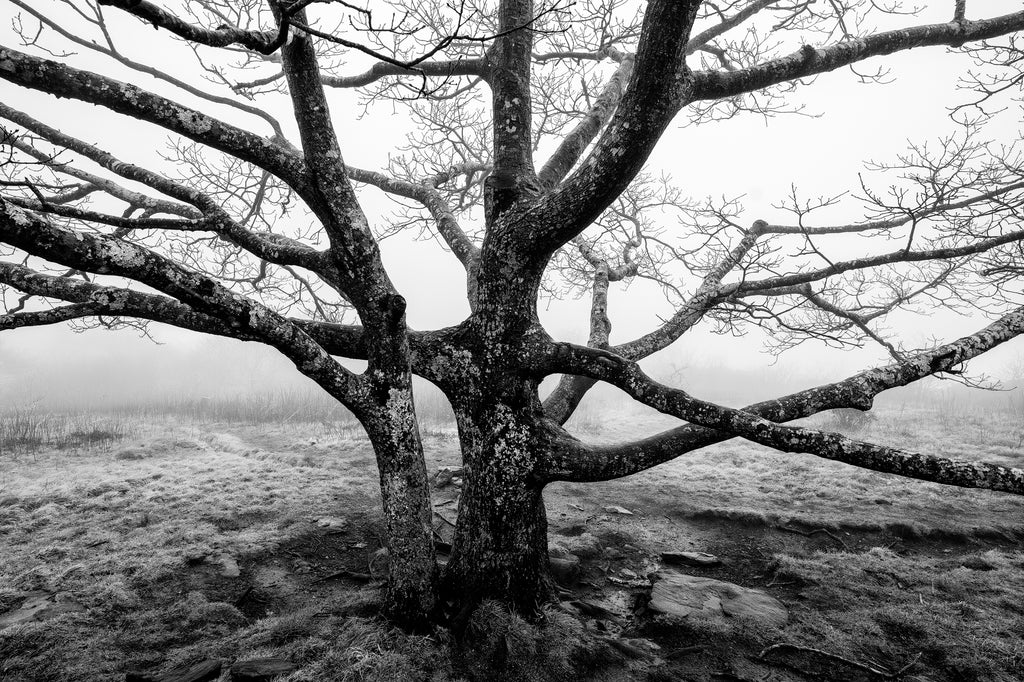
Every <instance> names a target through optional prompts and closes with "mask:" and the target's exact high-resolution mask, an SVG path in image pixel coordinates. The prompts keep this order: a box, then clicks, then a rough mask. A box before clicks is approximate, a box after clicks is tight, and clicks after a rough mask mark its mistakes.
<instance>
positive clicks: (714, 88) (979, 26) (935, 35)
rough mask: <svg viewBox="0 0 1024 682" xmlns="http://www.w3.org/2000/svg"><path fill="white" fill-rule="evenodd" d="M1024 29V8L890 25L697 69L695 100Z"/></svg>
mask: <svg viewBox="0 0 1024 682" xmlns="http://www.w3.org/2000/svg"><path fill="white" fill-rule="evenodd" d="M1021 29H1024V12H1014V13H1013V14H1005V15H1003V16H999V17H994V18H991V19H979V20H977V21H952V22H950V23H946V24H927V25H923V26H915V27H912V28H904V29H899V30H896V31H886V32H884V33H876V34H874V35H870V36H865V37H863V38H857V39H854V40H847V41H843V42H841V43H837V44H835V45H830V46H828V47H823V48H816V47H813V46H811V45H804V46H803V47H802V48H800V49H799V50H797V51H796V52H794V53H793V54H790V55H788V56H786V57H781V58H779V59H773V60H771V61H768V62H765V63H764V64H759V65H758V66H754V67H751V68H748V69H741V70H738V71H727V72H723V71H699V72H696V73H694V74H693V92H692V94H691V96H690V97H691V101H697V100H707V99H721V98H725V97H735V96H736V95H740V94H743V93H746V92H753V91H755V90H760V89H763V88H766V87H768V86H771V85H776V84H778V83H784V82H786V81H791V80H795V79H798V78H806V77H808V76H813V75H816V74H819V73H824V72H826V71H834V70H835V69H838V68H840V67H843V66H848V65H850V64H854V63H856V62H859V61H863V60H865V59H868V58H870V57H878V56H882V55H888V54H892V53H894V52H900V51H903V50H909V49H912V48H915V47H924V46H927V45H949V46H951V47H958V46H960V45H963V44H964V43H966V42H970V41H975V40H985V39H987V38H995V37H996V36H1001V35H1004V34H1006V33H1010V32H1012V31H1019V30H1021Z"/></svg>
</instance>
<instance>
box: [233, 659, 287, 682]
mask: <svg viewBox="0 0 1024 682" xmlns="http://www.w3.org/2000/svg"><path fill="white" fill-rule="evenodd" d="M297 669H298V666H296V665H295V664H294V663H292V662H291V661H289V660H287V659H284V658H254V659H252V660H249V661H239V662H238V663H235V664H234V665H233V666H231V676H230V678H229V679H231V680H232V682H270V681H271V680H273V679H276V678H278V677H283V676H284V675H290V674H291V673H293V672H295V670H297Z"/></svg>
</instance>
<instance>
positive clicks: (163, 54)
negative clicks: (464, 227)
mask: <svg viewBox="0 0 1024 682" xmlns="http://www.w3.org/2000/svg"><path fill="white" fill-rule="evenodd" d="M45 4H46V5H47V6H49V7H56V3H55V2H47V3H45ZM951 4H952V3H939V5H940V6H938V7H934V8H932V9H930V10H928V11H926V13H925V14H924V15H923V16H922V17H921V18H920V19H919V20H914V19H910V20H909V21H913V22H914V23H921V22H926V21H945V20H946V16H945V15H946V14H948V13H949V12H950V11H951V8H950V6H951ZM1009 4H1012V3H1005V2H1002V1H996V0H990V1H989V2H974V3H971V6H970V8H969V9H970V13H971V14H972V15H976V16H982V15H989V14H995V13H998V12H999V11H1000V10H1002V11H1006V10H1007V8H1008V5H1009ZM10 14H11V8H10V7H0V22H2V24H3V25H4V26H5V27H9V26H10V21H9V19H10ZM108 14H110V15H116V14H118V13H115V12H111V13H108ZM899 21H900V22H901V23H902V22H907V21H908V20H907V19H900V20H899ZM122 25H123V26H124V27H125V30H121V31H119V32H116V33H115V37H116V38H117V39H118V40H119V41H120V43H121V46H122V48H123V49H124V51H125V52H127V53H128V54H130V55H131V56H133V57H136V58H139V59H140V60H142V61H147V62H150V63H154V64H171V63H174V62H175V61H176V60H179V59H181V60H182V63H186V64H189V65H191V64H192V63H193V62H192V57H191V54H190V53H188V52H186V51H185V50H184V48H182V46H180V45H175V44H173V41H171V40H170V39H169V38H168V36H167V35H166V34H164V33H161V34H160V35H156V34H154V32H153V31H152V30H150V29H147V30H144V31H143V30H141V27H140V25H139V24H138V23H137V22H134V21H132V20H130V19H127V18H125V20H124V21H123V22H122ZM4 42H5V43H6V44H8V45H11V46H17V45H18V43H19V41H18V39H17V37H16V36H15V35H14V34H13V32H11V30H10V29H9V28H6V29H4ZM18 49H25V48H21V47H18ZM44 56H45V55H44ZM881 61H882V60H875V62H878V63H881ZM68 62H69V63H72V64H74V65H75V66H78V67H79V68H87V67H94V68H97V69H98V70H100V71H101V72H102V73H105V74H108V75H111V76H114V77H118V78H122V79H125V80H131V81H132V82H135V83H137V84H139V85H140V86H141V87H144V88H147V89H150V90H153V91H156V92H159V93H161V94H164V95H167V96H170V97H172V98H174V99H177V100H178V101H181V102H184V103H190V100H189V98H188V97H187V96H184V95H183V94H182V93H181V92H179V91H177V90H175V89H174V88H171V87H169V86H166V85H164V84H161V83H159V82H156V81H153V80H152V79H149V78H145V77H142V76H140V75H138V74H136V73H132V72H128V71H125V70H124V69H121V68H119V67H117V65H111V64H109V63H107V62H106V61H105V60H102V59H100V58H98V57H93V56H91V55H84V54H83V55H79V56H78V57H73V58H70V59H68ZM875 62H871V63H868V64H867V65H865V66H864V67H863V70H866V71H867V70H870V69H871V67H872V66H873V65H874V63H875ZM885 62H886V64H887V65H888V66H890V67H892V69H893V74H892V78H893V80H894V82H893V83H892V84H889V85H855V81H856V79H855V77H854V76H853V75H852V74H850V73H849V72H845V71H844V72H840V73H835V74H825V75H822V76H820V77H819V78H818V79H817V81H816V82H815V83H814V84H813V85H811V86H808V87H805V88H802V89H801V90H799V91H798V92H797V93H796V94H794V95H792V99H791V101H792V102H793V103H794V104H796V105H805V106H806V113H807V114H810V115H811V116H808V115H786V116H780V117H776V118H771V119H763V118H760V117H756V116H752V115H746V116H741V117H739V118H737V119H734V120H730V121H725V122H720V123H713V124H707V125H701V126H700V127H699V128H696V127H694V128H689V127H684V126H681V125H680V126H675V127H673V128H672V129H670V130H669V131H668V132H667V133H666V135H665V137H664V138H663V140H662V142H661V144H660V145H659V147H658V148H657V150H656V151H655V153H654V155H653V157H652V159H651V162H650V164H649V167H650V168H651V169H652V170H653V169H664V170H666V171H668V172H670V173H671V174H672V176H673V177H674V179H675V181H676V183H677V184H678V185H679V186H680V187H682V188H683V189H684V190H685V191H686V193H687V194H689V195H691V196H694V197H703V196H706V195H713V196H722V195H729V196H734V195H739V194H744V195H745V196H746V199H745V203H746V205H747V209H748V211H747V213H746V214H745V216H744V220H745V222H747V223H750V222H753V220H755V219H757V218H762V219H765V220H767V221H769V222H773V221H775V222H788V216H787V215H786V214H782V213H780V212H779V211H778V210H776V209H774V208H772V204H773V203H776V202H779V201H780V200H782V199H783V198H784V197H785V195H787V194H788V193H789V190H790V186H791V185H793V184H796V185H797V186H798V187H799V188H800V190H801V193H802V194H803V195H805V196H813V195H817V194H821V195H834V194H837V193H839V192H842V191H844V190H846V189H855V188H856V186H857V176H858V173H859V172H861V171H862V169H863V162H864V161H865V160H869V159H874V160H887V159H892V158H894V156H895V155H896V154H897V153H898V152H900V151H902V150H903V149H905V147H906V142H907V140H908V138H909V139H912V140H914V141H918V142H921V141H925V140H927V139H930V138H931V139H934V138H936V137H937V136H939V135H942V134H944V133H948V132H951V131H952V126H951V125H950V123H949V119H948V118H947V116H948V112H947V110H946V107H947V106H950V105H951V104H953V103H955V102H957V101H961V100H962V98H963V97H964V95H959V96H958V95H957V94H956V92H955V83H956V77H957V76H958V75H959V74H960V73H962V72H963V69H964V68H965V67H966V66H967V60H965V59H963V58H957V57H956V56H951V55H947V54H945V53H944V50H943V49H941V48H924V49H919V50H913V51H910V52H909V53H906V54H903V55H899V56H898V57H896V58H886V60H885ZM83 65H84V66H83ZM361 68H362V64H361V62H359V61H358V59H354V60H353V62H352V63H351V64H350V65H348V66H346V67H345V69H344V71H345V72H346V73H352V72H357V71H359V70H361ZM180 73H182V74H187V73H191V72H187V71H182V72H180ZM328 95H329V97H330V101H331V106H332V110H333V112H334V117H335V120H336V121H337V122H338V132H339V136H340V141H341V144H342V151H343V153H344V154H345V156H346V159H347V160H348V161H349V162H351V163H353V164H354V165H357V166H361V167H364V168H369V169H373V170H376V169H381V168H383V167H384V166H385V165H386V163H387V154H388V153H389V152H391V151H393V150H394V149H395V148H396V147H397V146H399V145H401V144H402V143H403V142H404V139H403V135H402V134H403V133H404V132H405V131H406V130H408V128H409V125H410V124H409V121H408V120H407V119H406V118H405V117H404V116H402V115H401V113H400V112H399V113H398V114H395V113H393V112H392V107H391V106H390V105H389V104H384V105H380V106H377V107H376V108H374V109H373V110H372V114H371V115H369V116H364V117H362V118H358V117H357V114H358V111H359V108H358V107H357V105H356V93H354V92H352V91H339V90H329V93H328ZM0 98H2V99H3V100H4V101H8V102H10V103H11V104H12V105H13V106H15V107H17V108H23V109H24V110H26V111H27V112H28V113H30V114H32V115H34V116H37V117H38V118H40V119H41V120H43V121H44V122H47V123H50V124H52V125H56V126H57V127H59V128H61V129H62V130H63V131H65V132H67V133H70V134H73V135H76V136H80V137H82V138H84V139H86V140H88V141H91V142H95V143H100V144H101V146H105V147H108V148H110V150H111V151H112V152H114V153H115V154H117V155H120V156H121V157H122V158H123V159H125V160H128V161H133V162H137V163H140V164H142V165H148V166H150V167H153V168H160V167H162V166H163V165H165V164H164V163H163V162H162V161H161V160H160V159H159V156H158V152H159V150H160V149H161V148H162V147H163V145H164V140H165V135H164V134H163V133H162V132H161V131H159V130H158V129H156V128H155V127H152V126H148V125H146V124H141V123H138V122H135V121H131V120H130V119H126V118H124V117H120V116H117V115H115V114H111V113H110V112H108V111H105V110H103V109H101V108H98V107H93V106H90V105H84V104H81V103H78V102H71V101H68V100H57V99H55V98H51V97H47V96H45V95H41V94H38V93H34V92H30V91H27V90H24V89H20V88H17V87H15V86H13V85H10V84H8V83H0ZM271 101H272V100H270V99H268V98H263V99H261V100H260V101H258V102H257V103H258V104H260V105H262V106H266V108H268V109H270V110H271V111H272V112H273V113H275V115H277V117H278V118H279V120H281V121H282V123H283V124H284V125H285V127H286V130H287V131H288V132H289V135H290V136H291V139H292V140H297V135H295V133H294V124H293V123H292V122H291V121H290V120H289V118H288V116H287V110H286V107H284V106H282V102H281V99H280V98H276V99H274V100H273V102H274V104H273V105H271V104H270V102H271ZM200 108H202V109H203V110H205V111H209V112H210V113H213V114H216V115H219V116H223V117H224V118H226V119H228V120H232V121H233V122H235V123H241V124H247V125H248V126H249V127H250V128H251V129H254V130H257V129H260V128H259V126H258V125H257V124H255V123H253V122H252V121H251V120H249V121H245V120H241V119H239V117H238V115H237V112H233V111H224V110H223V108H219V107H217V106H214V105H210V104H208V103H204V104H202V105H200ZM1016 123H1017V121H1016V120H1015V119H1011V118H1005V120H1003V122H1002V124H1001V125H1002V127H1001V128H998V129H994V130H989V133H988V134H989V135H993V134H997V135H999V136H1005V139H1006V141H1007V142H1010V141H1013V140H1016V139H1017V137H1018V132H1017V126H1016ZM260 131H261V132H263V131H262V129H260ZM360 198H361V201H362V202H363V205H364V208H365V209H366V212H367V214H368V216H369V217H370V219H371V221H380V220H383V219H384V218H385V217H386V215H387V213H388V211H389V209H388V201H387V199H385V198H384V196H383V194H382V193H381V192H380V191H378V190H376V189H373V188H363V189H362V190H361V194H360ZM823 215H825V214H824V212H823ZM832 215H833V216H834V219H835V220H836V222H839V221H843V222H853V221H856V220H858V219H860V218H861V217H862V216H861V215H858V214H855V213H854V214H850V213H848V212H847V213H843V212H838V213H833V214H832ZM381 248H382V252H383V255H384V261H385V264H386V265H387V266H388V270H389V273H390V275H391V277H392V279H393V280H394V282H395V284H396V286H397V287H398V289H399V291H400V292H401V293H402V294H403V295H404V296H405V297H406V298H407V299H408V302H409V305H408V319H409V323H410V325H411V326H412V327H413V328H416V329H429V328H437V327H441V326H446V325H450V324H454V323H457V322H459V321H460V320H462V319H463V318H464V317H465V316H466V314H467V313H468V304H467V302H466V299H465V275H464V272H463V271H462V269H461V266H460V265H459V264H458V262H457V261H456V260H455V258H454V257H453V256H452V255H451V254H449V253H445V252H444V251H443V250H442V249H441V248H440V247H439V246H438V245H437V244H435V243H434V242H415V241H413V240H412V239H411V238H410V237H409V236H405V235H402V236H399V237H396V238H392V239H388V240H385V241H384V242H383V243H382V247H381ZM838 255H842V254H838ZM540 308H541V309H540V315H541V320H542V322H544V324H545V326H546V327H547V328H548V330H549V331H550V332H551V333H552V334H553V335H554V336H556V337H557V338H563V339H568V340H573V341H585V339H586V336H587V332H586V320H587V314H588V302H587V301H585V300H583V301H562V302H558V301H542V302H541V305H540ZM670 312H671V311H670V309H669V308H668V307H667V306H666V304H665V302H664V299H663V297H662V295H661V294H660V292H659V291H658V290H657V289H656V288H655V287H653V286H651V285H650V284H649V283H643V282H638V283H634V284H632V285H630V286H629V288H628V289H626V288H624V287H623V286H621V285H613V287H612V290H611V294H610V302H609V314H610V316H611V319H612V323H613V331H612V343H619V342H622V341H626V340H629V339H631V338H634V337H636V336H638V335H640V334H643V333H645V332H647V331H649V330H650V329H652V328H654V327H655V326H656V325H658V323H659V322H658V320H659V316H660V317H665V316H667V315H669V314H670ZM985 324H986V321H985V320H984V318H981V317H968V318H964V317H959V316H956V315H953V314H950V313H949V312H948V311H935V312H934V313H933V314H932V315H931V316H930V317H928V318H922V317H919V316H913V315H907V314H898V315H895V316H893V317H892V318H891V319H890V320H889V323H888V326H889V327H890V328H892V329H894V330H895V331H897V332H899V333H900V336H901V339H902V340H903V341H904V343H905V344H906V345H907V346H909V347H917V346H923V345H926V344H927V343H928V340H929V339H930V338H932V337H939V338H943V339H950V338H955V337H956V336H959V335H962V334H965V333H971V332H973V331H976V330H977V329H979V328H980V327H982V326H984V325H985ZM153 330H154V336H155V337H156V338H157V339H158V340H159V341H161V342H163V344H164V345H162V346H157V345H155V344H153V343H152V342H151V341H148V340H144V339H139V338H138V337H137V335H136V333H134V332H132V331H125V332H115V333H111V332H104V331H94V332H89V333H86V334H75V333H72V332H70V331H68V330H67V329H66V328H46V329H30V330H16V331H13V332H11V331H8V332H3V333H0V401H3V402H4V403H6V405H8V406H10V405H16V404H19V403H22V402H24V401H25V400H26V399H28V398H29V397H30V396H33V395H37V394H39V393H40V392H43V393H47V394H53V393H54V392H59V391H60V390H61V386H62V385H63V386H64V387H65V390H67V391H68V392H80V391H88V390H94V391H97V392H98V393H99V394H102V395H106V396H110V395H122V394H123V395H125V396H128V395H135V394H138V392H139V391H140V390H145V389H146V388H147V387H148V388H149V389H152V390H156V391H167V392H180V391H188V390H191V391H195V392H197V393H198V394H200V395H202V394H205V393H208V392H212V391H215V390H218V389H230V387H236V388H237V389H238V390H245V389H246V386H247V382H249V383H248V386H249V387H250V388H252V387H255V386H256V385H257V384H259V383H260V382H262V381H263V380H265V379H266V378H267V377H273V379H274V381H281V382H283V383H288V382H291V381H295V382H297V383H296V384H295V385H303V382H305V379H303V378H302V377H300V376H298V375H297V373H295V372H294V371H293V370H292V369H291V368H290V367H289V365H288V363H287V361H286V360H284V359H283V358H279V357H276V356H275V354H274V352H273V351H271V350H269V349H256V348H255V347H254V346H253V344H243V343H240V342H233V341H228V340H218V341H209V340H207V339H204V338H203V337H200V336H199V335H196V334H194V333H192V332H185V331H182V330H177V329H173V328H169V327H166V326H162V325H155V326H154V328H153ZM762 345H763V338H761V337H760V336H759V335H758V334H757V333H751V334H750V335H749V336H747V337H746V338H742V339H734V338H730V337H713V336H712V335H711V334H710V333H709V332H708V331H707V328H706V327H702V328H700V329H697V330H694V331H693V332H691V333H690V334H688V335H687V336H686V337H684V338H683V339H682V340H681V341H680V342H678V343H677V344H676V345H675V346H673V347H672V348H670V349H668V350H667V351H664V352H662V353H660V354H659V356H658V357H656V358H654V359H653V360H652V361H650V362H649V363H648V364H651V365H654V366H657V367H659V368H662V369H664V368H669V367H672V366H673V365H674V366H676V367H687V366H689V367H697V366H704V367H707V366H716V365H720V366H734V367H739V368H742V369H744V370H747V371H750V372H755V373H756V372H761V371H762V368H764V367H769V369H768V371H771V372H778V376H779V377H780V384H781V383H784V382H783V381H781V378H784V377H790V378H791V377H793V376H794V375H798V376H800V377H802V379H801V381H804V380H806V381H807V383H817V382H818V381H819V380H822V381H823V380H834V379H838V378H841V377H843V376H846V375H848V374H850V373H851V372H853V371H857V370H858V369H861V368H864V367H866V366H870V365H874V364H879V363H883V362H887V360H886V355H885V353H884V351H883V350H882V349H880V348H875V347H867V348H865V349H862V350H856V351H850V352H843V351H836V350H829V349H825V348H823V347H822V346H821V345H820V344H814V343H810V342H809V343H806V344H804V345H803V346H801V347H800V348H798V349H796V350H794V351H792V352H790V353H789V354H787V355H786V356H784V357H783V358H782V359H781V360H779V361H778V363H777V364H775V365H774V366H770V365H771V363H772V358H771V357H770V356H767V355H765V354H763V353H762V352H761V349H762ZM1022 356H1024V341H1022V340H1021V339H1019V338H1018V339H1016V340H1014V341H1012V342H1010V343H1008V344H1006V345H1005V346H1003V347H1001V348H999V349H997V350H996V351H993V352H992V353H990V354H988V356H986V357H984V358H982V359H980V360H978V361H976V362H975V363H974V364H973V365H972V369H974V370H975V371H976V372H980V371H985V372H989V373H991V374H995V375H999V376H1009V371H1010V368H1011V367H1012V366H1013V365H1014V363H1015V362H1017V359H1018V358H1019V357H1022ZM291 374H294V375H295V376H294V377H291V376H290V375H291ZM256 377H260V381H259V382H257V381H255V378H256ZM2 406H3V405H0V407H2Z"/></svg>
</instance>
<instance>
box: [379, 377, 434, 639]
mask: <svg viewBox="0 0 1024 682" xmlns="http://www.w3.org/2000/svg"><path fill="white" fill-rule="evenodd" d="M362 423H363V425H364V427H365V428H366V431H367V433H368V434H369V436H370V442H371V443H372V444H373V449H374V453H375V454H376V456H377V469H378V471H379V472H380V492H381V501H382V504H383V507H384V521H385V523H386V525H387V538H388V554H389V562H388V584H387V599H386V600H385V603H386V608H387V610H388V612H389V613H388V615H389V617H390V618H391V619H392V620H393V621H395V622H398V623H401V624H403V625H406V626H408V627H411V628H413V629H417V628H425V627H427V626H428V625H429V624H430V622H431V619H432V618H433V616H434V612H435V607H436V605H437V578H438V574H437V558H436V555H435V552H434V543H433V534H432V529H431V520H432V519H431V511H430V510H431V507H430V487H429V483H428V480H427V466H426V461H425V460H424V458H423V446H422V442H421V440H420V434H419V426H418V424H417V421H416V412H415V409H414V407H413V400H412V392H411V391H410V390H409V389H408V387H407V388H406V389H405V390H400V389H392V390H391V391H390V392H389V397H388V400H387V401H386V402H385V403H384V404H383V405H382V406H381V408H380V409H379V410H377V411H375V413H374V414H372V415H371V416H364V417H363V418H362Z"/></svg>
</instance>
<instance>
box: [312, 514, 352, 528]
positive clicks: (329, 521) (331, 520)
mask: <svg viewBox="0 0 1024 682" xmlns="http://www.w3.org/2000/svg"><path fill="white" fill-rule="evenodd" d="M316 525H317V527H318V528H326V529H327V530H345V529H346V528H348V521H347V520H346V519H342V518H338V517H337V516H324V517H322V518H319V519H317V520H316Z"/></svg>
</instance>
